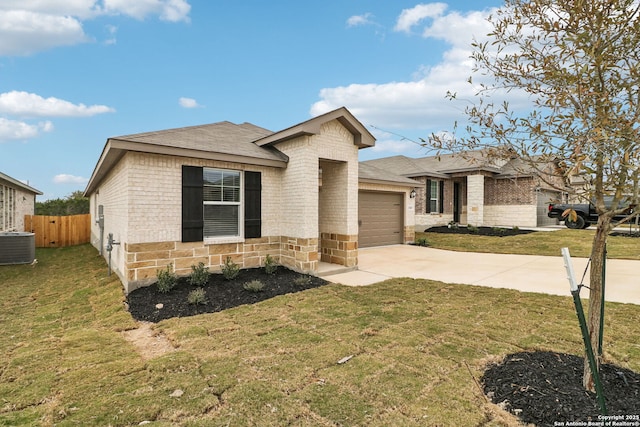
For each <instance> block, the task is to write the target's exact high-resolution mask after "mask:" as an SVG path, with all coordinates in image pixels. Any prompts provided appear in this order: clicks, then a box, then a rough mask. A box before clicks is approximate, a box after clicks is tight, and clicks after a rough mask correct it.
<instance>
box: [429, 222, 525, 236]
mask: <svg viewBox="0 0 640 427" xmlns="http://www.w3.org/2000/svg"><path fill="white" fill-rule="evenodd" d="M424 232H425V233H446V234H473V235H477V236H498V237H504V236H517V235H519V234H529V233H535V231H534V230H521V229H519V228H516V229H513V228H504V227H475V228H471V229H470V228H468V227H464V226H458V227H448V226H446V225H444V226H438V227H429V228H427V229H426V230H424Z"/></svg>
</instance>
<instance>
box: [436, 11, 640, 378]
mask: <svg viewBox="0 0 640 427" xmlns="http://www.w3.org/2000/svg"><path fill="white" fill-rule="evenodd" d="M639 9H640V3H639V2H638V1H637V0H564V1H557V0H506V2H505V6H504V7H502V8H501V9H499V10H498V11H497V12H496V13H494V15H493V16H492V17H490V18H489V22H490V24H491V25H492V27H493V29H492V32H491V33H490V34H489V42H474V43H473V54H472V59H473V60H474V63H475V66H474V77H476V76H477V77H479V78H478V80H481V81H482V82H483V83H479V84H477V85H476V87H475V89H476V98H475V101H474V102H471V103H470V104H469V105H468V106H467V108H466V115H467V117H468V119H469V122H468V125H467V126H466V133H465V136H463V137H460V138H458V137H457V136H456V135H455V134H456V133H458V132H457V130H456V132H454V135H453V136H447V137H444V136H443V135H432V138H431V139H430V142H431V143H432V144H433V145H434V146H435V147H436V148H437V149H439V150H447V151H449V150H451V151H460V150H469V149H478V148H482V147H489V146H490V147H492V148H491V149H490V150H487V152H488V153H490V155H492V156H506V155H512V154H513V153H516V154H517V155H518V156H520V157H521V158H522V159H525V160H527V163H528V164H529V166H530V167H536V166H537V165H540V164H545V163H548V162H549V161H552V160H555V161H559V162H560V164H561V166H562V170H563V171H564V174H565V178H566V179H567V182H568V181H569V180H574V181H575V180H576V179H580V181H581V182H583V183H584V185H583V188H582V191H581V192H579V193H578V196H579V197H581V198H583V199H585V200H592V201H593V202H594V204H595V208H596V211H597V213H598V214H599V219H598V223H597V229H596V232H595V236H594V238H593V245H592V250H591V270H590V294H589V312H588V321H587V323H588V327H589V332H590V336H591V342H592V343H594V345H596V344H597V343H598V334H599V329H600V323H601V321H602V319H601V318H600V317H601V315H600V313H601V306H602V304H603V297H602V285H603V277H602V271H603V255H604V251H605V247H606V246H605V245H606V242H607V236H608V234H609V233H610V232H611V230H612V229H613V227H614V226H615V223H614V222H613V221H612V219H613V217H614V216H615V215H619V214H629V211H628V209H627V208H628V207H629V206H630V205H635V204H637V201H638V179H639V173H638V167H639V165H640V145H639V144H640V10H639ZM469 82H470V83H471V84H474V82H473V80H472V79H469ZM507 93H511V94H512V95H513V94H514V93H520V94H522V93H524V94H526V99H527V100H528V101H527V103H528V105H520V106H519V107H515V108H514V107H512V106H511V105H510V104H509V103H508V102H502V101H501V99H505V98H506V97H505V94H507ZM449 97H450V98H451V99H455V98H456V94H451V93H450V94H449ZM523 99H524V98H523ZM456 128H457V126H456ZM542 178H543V179H544V174H542ZM563 190H565V191H566V189H563ZM634 215H635V214H631V215H628V216H627V220H630V219H631V218H632V217H633V216H634ZM596 350H597V349H596ZM596 354H597V351H596ZM585 359H586V358H585ZM598 363H600V360H598ZM584 386H585V387H586V388H587V389H588V390H592V391H593V390H594V383H593V378H592V376H591V373H590V369H589V366H588V364H587V363H586V362H585V375H584Z"/></svg>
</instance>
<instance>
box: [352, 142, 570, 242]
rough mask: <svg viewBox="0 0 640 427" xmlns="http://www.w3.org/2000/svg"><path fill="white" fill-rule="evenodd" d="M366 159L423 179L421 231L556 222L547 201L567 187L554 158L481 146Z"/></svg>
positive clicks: (418, 203) (419, 199) (417, 203)
mask: <svg viewBox="0 0 640 427" xmlns="http://www.w3.org/2000/svg"><path fill="white" fill-rule="evenodd" d="M363 164H364V165H368V166H374V167H377V168H379V169H382V170H385V171H388V172H391V173H397V174H400V175H403V176H405V177H407V178H411V179H413V180H415V181H419V182H420V185H419V186H418V187H417V188H416V193H417V194H416V199H415V200H416V201H415V210H416V218H415V223H416V229H417V230H420V231H421V230H423V229H425V228H428V227H432V226H438V225H447V224H449V223H457V224H468V225H474V226H509V227H511V226H518V227H536V226H544V225H552V224H556V220H555V219H550V218H548V217H547V206H548V204H549V202H551V201H554V200H560V199H561V198H562V191H561V190H558V188H563V181H562V178H561V175H560V174H558V173H557V172H558V171H557V169H556V166H555V164H553V163H546V164H542V165H536V166H535V167H532V165H531V164H527V163H526V162H524V161H523V160H522V159H521V158H518V157H515V156H511V157H509V158H505V159H496V158H492V157H491V156H490V155H489V153H488V152H486V151H484V150H478V151H470V152H466V153H462V154H443V155H439V156H428V157H421V158H410V157H406V156H393V157H387V158H382V159H375V160H368V161H365V162H363ZM543 174H544V175H543ZM542 176H544V178H545V179H544V180H543V179H541V177H542ZM545 181H546V182H545ZM549 182H551V183H552V184H553V185H550V184H549Z"/></svg>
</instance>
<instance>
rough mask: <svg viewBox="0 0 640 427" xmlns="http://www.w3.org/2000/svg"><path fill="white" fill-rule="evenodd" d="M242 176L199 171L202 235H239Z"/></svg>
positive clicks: (223, 171) (227, 172) (238, 173)
mask: <svg viewBox="0 0 640 427" xmlns="http://www.w3.org/2000/svg"><path fill="white" fill-rule="evenodd" d="M241 177H242V173H241V172H240V171H234V170H225V169H210V168H204V169H203V205H204V206H203V214H204V215H203V220H204V229H203V235H204V237H205V238H207V237H236V236H240V235H241V224H242V209H241V204H242V199H241V194H242V191H241V189H242V178H241Z"/></svg>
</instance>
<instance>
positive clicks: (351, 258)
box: [320, 233, 358, 267]
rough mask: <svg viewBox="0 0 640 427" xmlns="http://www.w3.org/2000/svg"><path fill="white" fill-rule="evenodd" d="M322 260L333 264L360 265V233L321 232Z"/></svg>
mask: <svg viewBox="0 0 640 427" xmlns="http://www.w3.org/2000/svg"><path fill="white" fill-rule="evenodd" d="M320 248H321V252H320V260H321V261H322V262H329V263H331V264H339V265H344V266H345V267H355V266H357V265H358V235H357V234H356V235H348V234H335V233H320Z"/></svg>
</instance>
